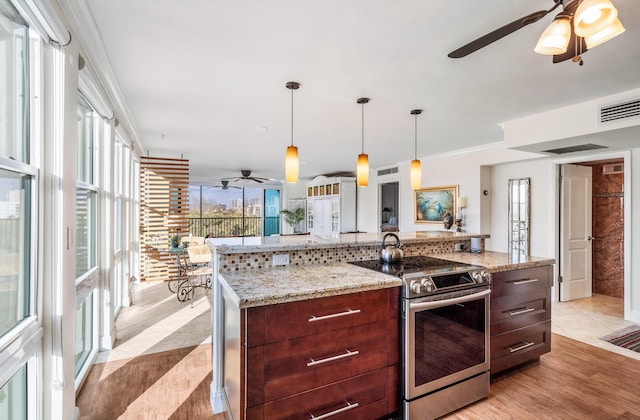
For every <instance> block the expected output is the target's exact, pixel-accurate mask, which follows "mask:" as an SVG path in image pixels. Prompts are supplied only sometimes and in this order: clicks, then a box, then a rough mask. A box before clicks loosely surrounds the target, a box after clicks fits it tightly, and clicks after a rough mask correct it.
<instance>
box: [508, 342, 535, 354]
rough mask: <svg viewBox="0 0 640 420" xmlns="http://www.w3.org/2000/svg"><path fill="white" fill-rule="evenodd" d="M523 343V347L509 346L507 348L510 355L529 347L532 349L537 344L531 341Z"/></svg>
mask: <svg viewBox="0 0 640 420" xmlns="http://www.w3.org/2000/svg"><path fill="white" fill-rule="evenodd" d="M522 343H523V344H522V345H521V346H518V347H511V346H507V348H508V349H509V353H515V352H517V351H519V350H522V349H526V348H527V347H531V346H533V345H534V344H535V343H533V342H529V341H523V342H522Z"/></svg>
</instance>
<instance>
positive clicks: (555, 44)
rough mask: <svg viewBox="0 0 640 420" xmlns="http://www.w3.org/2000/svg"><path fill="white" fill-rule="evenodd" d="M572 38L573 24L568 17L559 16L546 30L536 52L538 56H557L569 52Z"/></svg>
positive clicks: (539, 40)
mask: <svg viewBox="0 0 640 420" xmlns="http://www.w3.org/2000/svg"><path fill="white" fill-rule="evenodd" d="M570 38H571V22H570V19H569V17H568V16H565V15H558V16H556V18H555V19H554V20H553V22H551V23H550V24H549V26H547V29H545V30H544V32H543V33H542V35H540V39H538V43H537V44H536V47H535V48H534V51H535V52H537V53H538V54H544V55H556V54H564V53H565V52H567V46H568V45H569V40H570Z"/></svg>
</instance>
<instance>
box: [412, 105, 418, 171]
mask: <svg viewBox="0 0 640 420" xmlns="http://www.w3.org/2000/svg"><path fill="white" fill-rule="evenodd" d="M414 122H415V127H414V130H413V132H414V133H415V139H414V144H415V154H414V155H413V157H414V160H418V114H416V115H415V118H414Z"/></svg>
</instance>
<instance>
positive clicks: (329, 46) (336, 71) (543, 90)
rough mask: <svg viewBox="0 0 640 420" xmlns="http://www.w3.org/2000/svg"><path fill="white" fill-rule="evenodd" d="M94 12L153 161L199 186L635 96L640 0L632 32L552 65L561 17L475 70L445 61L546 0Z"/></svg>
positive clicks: (466, 143) (350, 166) (324, 167)
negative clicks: (295, 154)
mask: <svg viewBox="0 0 640 420" xmlns="http://www.w3.org/2000/svg"><path fill="white" fill-rule="evenodd" d="M74 1H85V2H86V3H87V4H88V6H89V10H90V11H91V13H92V14H93V18H94V20H95V24H96V25H97V28H98V31H99V34H100V37H101V39H102V42H103V44H104V47H105V51H106V53H107V55H108V58H109V61H110V62H111V66H112V68H113V71H114V73H115V76H116V78H117V81H118V84H119V86H120V89H121V91H122V93H123V96H124V100H125V101H126V106H127V108H128V111H129V114H130V116H131V118H132V120H133V124H134V125H135V130H136V132H137V135H138V137H139V139H140V142H141V144H142V147H143V149H144V151H145V152H146V151H147V150H148V151H149V153H150V154H151V155H155V156H173V157H180V156H184V157H185V158H187V159H189V160H190V162H191V179H192V183H193V184H199V183H201V184H214V183H217V182H218V181H219V179H220V178H223V177H230V176H239V174H240V170H241V169H251V170H253V175H254V176H260V177H267V178H276V179H283V178H284V153H285V149H286V146H287V145H288V144H289V142H290V140H291V132H290V127H291V126H290V124H291V114H290V113H291V97H290V94H291V93H290V91H289V90H288V89H286V88H285V84H286V82H288V81H297V82H300V84H301V87H300V89H299V90H297V91H295V93H294V108H295V116H294V143H295V144H296V145H297V146H298V147H299V150H300V160H301V162H303V163H302V164H301V167H300V176H301V178H303V179H310V178H313V177H315V176H317V175H320V174H327V173H335V172H354V171H355V163H356V156H357V154H358V153H360V149H361V106H360V105H358V104H357V103H356V99H357V98H359V97H369V98H371V102H370V103H369V104H367V105H365V109H364V120H365V130H364V133H365V134H364V138H365V146H364V149H365V152H366V153H368V154H369V159H370V163H371V166H372V167H373V168H376V167H381V166H385V165H391V164H394V163H397V162H401V161H406V160H410V159H412V158H413V153H414V146H413V140H414V120H413V116H411V115H410V114H409V111H410V110H412V109H414V108H421V109H424V113H423V114H422V115H421V116H419V117H418V142H419V144H418V155H419V156H423V157H424V156H428V155H433V154H439V153H443V152H447V151H451V150H456V149H463V148H468V147H474V146H479V145H482V144H487V143H495V142H499V141H502V139H503V134H502V129H501V128H500V126H499V125H500V123H502V122H504V121H509V120H511V119H514V118H519V117H523V116H526V115H530V114H534V113H538V112H542V111H546V110H549V109H554V108H557V107H561V106H566V105H571V104H575V103H579V102H582V101H585V100H589V99H594V98H598V97H601V96H605V95H609V94H614V93H619V92H623V91H626V90H630V89H633V88H638V87H640V42H638V40H640V3H639V2H638V1H637V0H612V1H613V2H614V4H615V5H616V7H617V8H618V11H619V17H620V19H621V21H622V22H623V24H624V25H625V27H626V29H627V31H626V32H625V33H624V34H622V35H621V36H619V37H617V38H615V39H613V40H611V41H609V42H607V43H605V44H603V45H601V46H599V47H596V48H595V49H594V50H592V51H589V52H587V53H586V54H584V56H583V57H584V65H583V66H579V65H578V64H576V63H572V62H570V61H568V62H564V63H560V64H552V62H551V57H548V56H541V55H538V54H536V53H534V52H533V47H534V46H535V43H536V41H537V39H538V37H539V35H540V34H541V33H542V31H543V30H544V29H545V28H546V26H547V25H548V24H549V23H550V22H551V20H552V19H553V16H555V14H556V13H557V12H555V13H551V14H550V15H548V16H546V17H545V18H544V19H542V20H541V21H539V22H537V23H535V24H532V25H529V26H526V27H525V28H523V29H521V30H519V31H517V32H515V33H513V34H511V35H509V36H508V37H506V38H503V39H502V40H500V41H498V42H496V43H494V44H492V45H490V46H488V47H486V48H483V49H481V50H479V51H477V52H475V53H473V54H471V55H469V56H467V57H465V58H461V59H451V58H448V57H447V54H448V53H449V52H450V51H452V50H454V49H456V48H458V47H460V46H462V45H463V44H465V43H467V42H469V41H471V40H473V39H475V38H477V37H479V36H481V35H484V34H485V33H487V32H489V31H491V30H494V29H497V28H498V27H500V26H502V25H505V24H507V23H509V22H511V21H513V20H515V19H517V18H519V17H522V16H524V15H527V14H529V13H531V12H533V11H536V10H542V9H548V8H550V7H551V6H552V5H553V2H552V1H551V0H547V1H541V0H540V1H531V0H507V1H505V0H483V1H446V0H404V1H392V0H321V1H308V0H288V1H287V0H271V1H260V0H253V1H248V0H228V1H227V0H225V1H220V0H216V1H214V0H183V1H177V0H135V1H131V0H109V1H104V0H74Z"/></svg>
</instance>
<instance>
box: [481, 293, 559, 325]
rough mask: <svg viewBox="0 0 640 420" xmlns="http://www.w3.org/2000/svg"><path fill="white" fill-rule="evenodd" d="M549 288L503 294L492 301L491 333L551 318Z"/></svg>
mask: <svg viewBox="0 0 640 420" xmlns="http://www.w3.org/2000/svg"><path fill="white" fill-rule="evenodd" d="M550 304H551V302H550V295H549V289H537V290H534V291H532V292H531V293H529V294H517V295H510V296H503V297H499V298H495V299H492V301H491V335H496V334H502V333H504V332H506V331H509V330H513V329H518V328H522V327H526V326H527V325H532V324H537V323H539V322H543V321H546V320H549V319H551V306H550Z"/></svg>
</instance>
